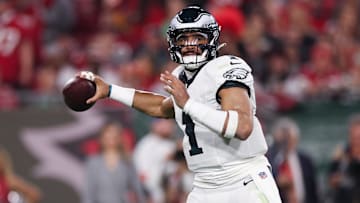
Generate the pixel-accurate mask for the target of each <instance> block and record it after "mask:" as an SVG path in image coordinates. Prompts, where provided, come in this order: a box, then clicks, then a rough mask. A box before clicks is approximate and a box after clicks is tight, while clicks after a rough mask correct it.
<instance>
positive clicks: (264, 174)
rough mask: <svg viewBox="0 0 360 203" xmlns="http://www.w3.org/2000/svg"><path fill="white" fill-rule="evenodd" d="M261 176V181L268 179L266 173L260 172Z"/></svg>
mask: <svg viewBox="0 0 360 203" xmlns="http://www.w3.org/2000/svg"><path fill="white" fill-rule="evenodd" d="M259 176H260V178H261V179H265V178H267V174H266V173H265V172H264V171H262V172H260V173H259Z"/></svg>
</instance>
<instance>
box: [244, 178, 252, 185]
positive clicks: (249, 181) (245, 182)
mask: <svg viewBox="0 0 360 203" xmlns="http://www.w3.org/2000/svg"><path fill="white" fill-rule="evenodd" d="M252 181H254V180H253V179H251V180H248V181H244V182H243V184H244V186H246V185H247V184H249V183H251V182H252Z"/></svg>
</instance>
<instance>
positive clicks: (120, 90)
mask: <svg viewBox="0 0 360 203" xmlns="http://www.w3.org/2000/svg"><path fill="white" fill-rule="evenodd" d="M134 95H135V89H134V88H126V87H120V86H117V85H110V86H109V97H110V98H111V99H113V100H116V101H119V102H121V103H123V104H125V105H127V106H130V107H131V106H132V104H133V101H134Z"/></svg>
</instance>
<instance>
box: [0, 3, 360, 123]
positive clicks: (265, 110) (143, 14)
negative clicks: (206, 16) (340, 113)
mask: <svg viewBox="0 0 360 203" xmlns="http://www.w3.org/2000/svg"><path fill="white" fill-rule="evenodd" d="M189 3H196V4H198V5H201V6H202V7H204V8H206V9H207V10H208V11H210V12H212V13H213V14H214V16H215V17H216V19H217V21H218V22H219V24H220V25H221V27H222V33H221V42H225V43H226V46H225V47H223V48H222V49H221V50H220V51H219V52H220V54H234V55H238V56H241V57H243V58H244V59H245V60H246V61H247V62H248V63H249V64H250V65H251V66H252V68H253V71H254V75H255V79H256V83H257V84H256V88H257V89H258V90H257V94H258V95H257V98H258V103H259V105H258V106H259V115H260V117H261V116H263V117H265V118H266V116H269V115H272V114H273V113H276V112H284V111H285V112H286V111H289V110H292V109H294V108H296V107H297V106H299V105H301V104H302V103H304V102H305V101H306V102H311V101H324V100H325V101H329V100H331V101H334V100H335V101H339V102H353V101H358V100H359V98H360V88H359V87H360V49H359V26H357V25H358V23H359V20H358V19H359V17H358V15H359V8H360V5H359V1H356V0H344V1H336V0H315V1H311V0H287V1H281V0H278V1H271V0H265V1H257V0H223V1H215V0H198V1H191V2H190V1H186V0H173V1H165V0H156V1H151V2H149V1H145V0H134V1H124V0H2V1H0V16H1V18H0V19H1V21H0V89H1V91H0V92H1V93H0V98H1V99H0V109H3V110H8V109H16V108H18V107H21V106H24V105H28V104H32V105H39V106H44V105H45V106H48V105H51V104H53V103H55V102H56V101H58V100H59V99H61V97H60V92H61V89H62V87H63V86H64V83H65V82H66V81H67V80H68V79H69V78H70V77H72V76H73V75H74V73H76V72H78V71H79V70H90V71H94V72H96V73H98V74H100V75H101V76H103V77H104V78H106V80H107V81H110V82H113V83H116V84H120V85H123V86H131V87H135V88H139V89H145V90H155V91H158V92H160V93H162V92H163V91H162V87H161V86H160V85H159V83H158V79H159V72H161V71H163V70H165V69H167V70H172V69H173V68H174V67H175V66H176V64H173V63H172V62H171V61H170V58H169V56H168V52H167V42H166V37H165V32H166V28H167V24H168V20H169V19H170V18H171V17H172V16H174V14H175V13H176V12H177V11H179V10H180V9H181V8H183V7H184V6H186V5H188V4H189Z"/></svg>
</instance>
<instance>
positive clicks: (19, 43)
mask: <svg viewBox="0 0 360 203" xmlns="http://www.w3.org/2000/svg"><path fill="white" fill-rule="evenodd" d="M0 19H1V20H0V75H1V80H2V81H3V82H4V83H6V84H10V85H11V86H14V87H29V86H30V85H31V82H32V77H33V65H34V44H33V42H32V40H31V39H32V37H33V36H34V26H35V24H36V23H35V20H34V18H32V17H31V16H29V15H26V14H22V13H19V12H17V11H16V10H15V9H13V8H12V2H11V1H9V0H4V1H0Z"/></svg>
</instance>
